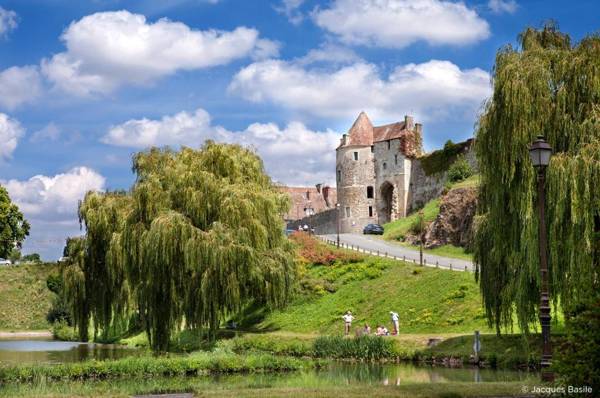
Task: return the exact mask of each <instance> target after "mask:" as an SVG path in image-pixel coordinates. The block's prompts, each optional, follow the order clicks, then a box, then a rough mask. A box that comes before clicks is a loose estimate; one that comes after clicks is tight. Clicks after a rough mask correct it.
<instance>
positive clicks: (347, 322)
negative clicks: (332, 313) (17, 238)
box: [342, 311, 354, 336]
mask: <svg viewBox="0 0 600 398" xmlns="http://www.w3.org/2000/svg"><path fill="white" fill-rule="evenodd" d="M342 318H343V319H344V333H345V334H346V336H348V335H349V334H350V328H351V327H352V321H353V320H354V317H353V316H352V312H350V311H348V312H346V314H344V315H342Z"/></svg>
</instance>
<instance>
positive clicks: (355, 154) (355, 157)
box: [354, 152, 358, 160]
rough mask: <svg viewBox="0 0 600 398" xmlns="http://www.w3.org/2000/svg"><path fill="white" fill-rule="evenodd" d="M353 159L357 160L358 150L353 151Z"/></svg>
mask: <svg viewBox="0 0 600 398" xmlns="http://www.w3.org/2000/svg"><path fill="white" fill-rule="evenodd" d="M354 160H358V152H354Z"/></svg>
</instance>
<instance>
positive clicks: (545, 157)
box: [529, 135, 554, 381]
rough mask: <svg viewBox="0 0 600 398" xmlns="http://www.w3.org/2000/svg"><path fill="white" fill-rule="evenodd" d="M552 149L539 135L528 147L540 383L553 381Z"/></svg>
mask: <svg viewBox="0 0 600 398" xmlns="http://www.w3.org/2000/svg"><path fill="white" fill-rule="evenodd" d="M551 155H552V147H551V146H550V145H549V144H548V143H547V142H546V141H545V140H544V137H543V136H541V135H539V136H538V137H537V140H535V141H534V142H533V143H532V144H531V146H530V147H529V156H530V157H531V163H532V164H533V167H535V169H536V171H537V189H538V200H537V206H538V216H539V230H538V239H539V249H540V273H541V276H542V287H541V292H540V293H541V297H540V324H541V325H542V339H543V347H542V362H541V365H542V381H553V380H554V373H552V372H551V371H549V369H548V368H549V367H550V365H551V364H552V344H551V342H550V319H551V316H550V297H549V296H550V295H549V293H548V249H547V247H548V242H547V239H548V238H547V235H546V216H545V208H544V206H545V202H546V195H545V185H546V167H547V166H548V164H549V163H550V156H551Z"/></svg>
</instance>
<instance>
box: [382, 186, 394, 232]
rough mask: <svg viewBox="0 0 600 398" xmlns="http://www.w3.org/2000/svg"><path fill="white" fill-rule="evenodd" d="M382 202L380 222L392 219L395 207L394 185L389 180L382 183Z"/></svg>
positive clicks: (383, 222)
mask: <svg viewBox="0 0 600 398" xmlns="http://www.w3.org/2000/svg"><path fill="white" fill-rule="evenodd" d="M380 192H381V196H380V198H381V202H380V205H379V224H385V223H387V222H390V221H392V210H393V208H394V186H393V185H392V184H391V183H389V182H388V181H386V182H384V183H383V184H381V188H380Z"/></svg>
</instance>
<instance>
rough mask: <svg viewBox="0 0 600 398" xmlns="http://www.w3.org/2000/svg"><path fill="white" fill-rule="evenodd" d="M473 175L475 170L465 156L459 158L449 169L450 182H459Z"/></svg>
mask: <svg viewBox="0 0 600 398" xmlns="http://www.w3.org/2000/svg"><path fill="white" fill-rule="evenodd" d="M472 175H473V169H472V168H471V165H470V164H469V162H467V159H465V157H464V156H459V157H457V158H456V161H454V163H452V165H451V166H450V168H449V169H448V180H449V181H451V182H458V181H462V180H465V179H467V178H469V177H471V176H472Z"/></svg>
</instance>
